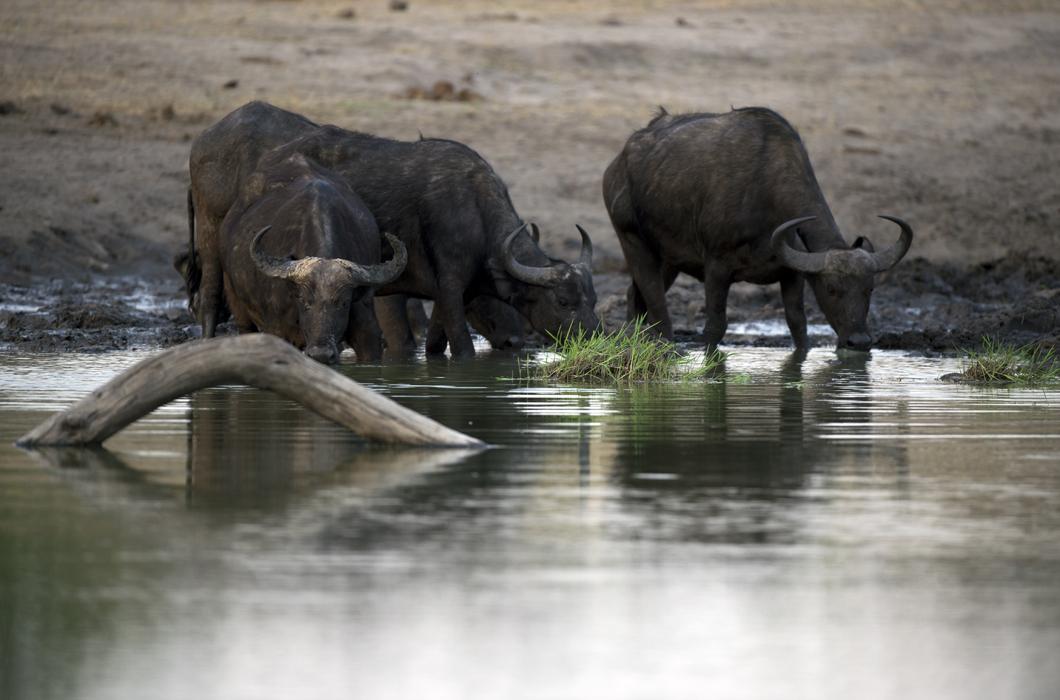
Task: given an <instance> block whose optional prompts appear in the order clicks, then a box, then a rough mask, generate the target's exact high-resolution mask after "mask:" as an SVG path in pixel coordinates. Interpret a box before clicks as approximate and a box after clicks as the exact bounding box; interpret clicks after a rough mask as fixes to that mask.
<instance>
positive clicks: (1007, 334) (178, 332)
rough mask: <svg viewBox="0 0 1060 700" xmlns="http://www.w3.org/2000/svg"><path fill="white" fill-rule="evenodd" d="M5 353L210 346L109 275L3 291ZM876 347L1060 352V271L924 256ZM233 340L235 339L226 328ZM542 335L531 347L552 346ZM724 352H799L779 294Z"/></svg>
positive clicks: (814, 333) (882, 306) (732, 322)
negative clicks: (996, 345)
mask: <svg viewBox="0 0 1060 700" xmlns="http://www.w3.org/2000/svg"><path fill="white" fill-rule="evenodd" d="M595 280H596V288H597V293H598V297H599V303H598V304H597V311H598V312H599V314H600V317H601V319H603V321H604V323H605V324H606V326H607V327H608V329H609V330H611V329H615V328H617V327H618V326H620V325H621V324H622V323H623V322H624V320H625V315H626V303H625V289H626V286H627V285H628V284H629V277H628V275H626V274H624V273H621V272H605V273H598V274H597V275H596V276H595ZM0 299H2V300H3V301H2V303H0V352H107V351H111V350H123V349H130V348H143V349H153V348H161V347H168V346H171V345H175V344H177V343H182V342H186V341H188V340H192V339H195V338H197V337H199V336H200V331H199V328H198V325H197V324H196V323H195V321H194V319H193V318H192V317H191V315H190V313H189V312H188V311H187V309H186V307H185V303H184V302H185V300H184V297H183V293H182V290H181V288H180V280H179V278H178V277H177V276H176V273H174V275H173V277H172V278H170V279H165V278H152V279H143V278H137V277H100V278H96V279H88V280H83V281H71V280H63V279H58V280H54V281H52V282H49V283H46V284H34V285H28V286H18V285H10V284H0ZM668 302H669V308H670V314H671V317H672V318H673V321H674V328H675V334H676V336H677V340H678V341H679V342H681V343H682V344H689V345H694V344H696V343H698V342H699V341H700V340H701V331H702V326H703V294H702V290H701V288H700V286H699V284H698V283H697V282H696V281H695V280H693V279H690V278H685V277H681V278H679V279H678V281H677V282H676V283H675V285H674V287H673V288H672V289H671V291H670V293H669V296H668ZM806 302H807V303H806V306H807V316H808V321H809V324H810V339H811V342H812V343H813V344H814V345H816V346H828V345H831V344H832V343H833V342H834V336H833V335H832V333H831V331H830V329H829V328H828V326H827V322H826V321H825V319H824V316H823V315H822V314H821V312H820V309H819V308H818V307H817V305H816V303H815V302H814V300H813V294H812V293H810V292H809V290H808V291H807V294H806ZM870 328H871V329H872V332H873V337H874V339H875V342H874V347H877V348H881V349H899V350H911V351H919V352H924V353H951V352H956V351H958V350H959V349H963V348H974V347H977V346H978V345H979V344H980V342H981V341H982V339H983V338H984V337H990V338H993V339H998V340H1002V341H1004V342H1007V343H1014V344H1019V345H1022V344H1025V343H1038V344H1042V345H1046V346H1050V347H1056V346H1057V345H1060V261H1056V260H1052V259H1050V258H1045V257H1040V256H1034V255H1028V254H1014V255H1010V256H1008V257H1005V258H1002V259H999V260H995V261H990V262H986V263H978V264H975V265H969V266H960V265H956V264H938V263H933V262H930V261H928V260H925V259H923V258H914V259H912V260H906V261H903V262H902V263H900V264H899V265H898V267H897V268H896V269H895V270H893V271H892V272H891V273H889V274H888V276H887V277H886V278H884V279H882V280H881V281H880V282H879V284H878V286H877V288H876V291H875V292H874V294H873V302H872V310H871V315H870ZM222 332H229V333H230V332H234V330H233V329H231V328H228V327H227V326H225V327H222ZM542 342H543V341H542V339H541V338H539V337H533V338H531V340H530V344H531V345H541V344H542ZM724 342H725V344H727V345H733V346H741V345H743V346H748V345H750V346H758V347H785V346H788V345H790V338H789V336H788V331H787V327H786V326H785V324H784V312H783V307H782V306H781V301H780V294H779V290H778V289H777V287H776V285H771V286H766V287H760V286H755V285H749V284H738V285H734V286H733V289H732V292H731V294H730V297H729V332H728V334H727V335H726V337H725V341H724Z"/></svg>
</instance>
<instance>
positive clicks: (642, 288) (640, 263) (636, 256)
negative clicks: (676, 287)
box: [616, 229, 674, 340]
mask: <svg viewBox="0 0 1060 700" xmlns="http://www.w3.org/2000/svg"><path fill="white" fill-rule="evenodd" d="M616 231H617V229H616ZM618 233H619V236H618V241H619V243H621V244H622V252H623V254H624V255H625V256H626V262H627V263H628V264H629V271H630V273H631V274H632V276H633V286H634V288H635V290H631V291H632V293H627V296H626V301H627V303H628V302H629V301H630V299H632V300H633V301H634V305H633V306H627V308H626V316H627V318H628V319H629V320H631V321H632V320H633V319H634V318H637V317H638V316H639V315H641V314H640V313H638V307H639V302H640V301H643V303H644V308H645V312H646V316H647V320H648V323H650V324H653V325H654V326H655V330H656V332H657V333H658V334H659V335H661V336H662V337H664V338H666V339H668V340H669V339H671V338H673V336H674V329H673V324H672V323H671V322H670V313H669V312H668V311H667V310H666V289H667V287H668V286H669V284H667V283H666V281H665V279H664V276H665V273H664V266H663V263H662V261H661V260H660V259H659V256H658V255H656V254H655V251H653V250H651V248H649V247H648V246H647V245H646V244H645V243H644V241H643V240H642V239H641V238H640V236H638V235H637V234H635V233H631V232H628V231H618ZM670 281H671V282H672V281H673V280H672V279H671V280H670ZM638 295H639V299H638Z"/></svg>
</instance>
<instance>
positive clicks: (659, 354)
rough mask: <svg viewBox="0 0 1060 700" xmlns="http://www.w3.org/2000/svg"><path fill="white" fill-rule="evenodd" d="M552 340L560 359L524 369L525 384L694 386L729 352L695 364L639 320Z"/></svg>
mask: <svg viewBox="0 0 1060 700" xmlns="http://www.w3.org/2000/svg"><path fill="white" fill-rule="evenodd" d="M553 340H554V341H555V347H554V348H552V352H554V353H555V354H557V355H559V359H556V360H553V361H551V362H545V363H542V364H526V365H523V368H524V370H525V375H524V377H525V378H526V379H537V380H547V381H558V382H588V383H601V384H628V383H632V382H658V381H673V380H685V381H693V380H701V379H705V378H707V377H708V376H709V375H711V374H712V373H713V371H714V370H715V369H716V368H717V367H718V366H719V365H721V364H722V362H724V361H725V353H723V352H721V351H719V350H715V351H714V352H713V353H711V354H709V355H706V356H705V357H704V358H703V362H702V363H695V362H694V361H692V360H690V359H689V358H688V357H687V356H685V355H682V354H681V353H680V352H678V350H677V348H676V347H674V345H673V344H672V343H669V342H667V341H665V340H662V339H660V338H659V337H658V336H657V335H655V334H654V333H653V332H652V331H651V326H649V325H645V324H644V322H643V321H642V320H640V319H638V320H636V321H634V322H633V323H631V324H627V325H626V326H623V327H622V328H620V329H618V330H617V331H615V332H614V333H604V332H602V331H595V332H593V333H586V332H585V330H584V329H579V330H578V331H577V332H571V333H568V334H567V335H565V336H563V337H559V338H554V339H553Z"/></svg>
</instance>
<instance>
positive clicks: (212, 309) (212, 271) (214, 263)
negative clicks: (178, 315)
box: [197, 217, 223, 338]
mask: <svg viewBox="0 0 1060 700" xmlns="http://www.w3.org/2000/svg"><path fill="white" fill-rule="evenodd" d="M198 223H199V226H198V227H197V229H198V232H199V235H198V243H199V245H200V251H199V258H200V262H201V263H202V282H201V283H200V286H199V322H200V323H201V324H202V336H203V337H204V338H212V337H214V335H215V334H216V333H217V317H218V315H219V314H220V311H221V304H222V303H223V287H222V285H223V275H222V272H221V251H220V250H219V249H218V245H219V244H218V241H217V237H218V236H219V235H220V231H219V228H220V226H219V225H217V224H215V223H214V222H212V221H208V220H206V219H205V217H203V218H202V219H200V220H199V221H198Z"/></svg>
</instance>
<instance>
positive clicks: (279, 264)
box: [250, 226, 298, 280]
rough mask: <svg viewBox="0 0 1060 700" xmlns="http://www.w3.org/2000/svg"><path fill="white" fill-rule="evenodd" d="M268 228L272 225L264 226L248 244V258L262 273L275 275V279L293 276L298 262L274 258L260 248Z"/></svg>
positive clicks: (270, 275)
mask: <svg viewBox="0 0 1060 700" xmlns="http://www.w3.org/2000/svg"><path fill="white" fill-rule="evenodd" d="M270 228H272V226H266V227H265V228H263V229H261V230H260V231H258V232H257V234H256V235H255V236H254V240H253V241H252V242H251V244H250V258H251V259H252V260H253V261H254V265H256V266H257V268H258V270H259V271H260V272H261V273H262V274H264V275H268V276H269V277H276V278H277V279H283V280H286V279H290V278H291V277H293V276H294V273H295V270H296V269H297V268H298V263H296V262H295V261H294V260H283V259H282V258H275V257H273V256H271V255H269V254H268V253H266V252H265V251H263V250H262V249H261V239H262V237H263V236H264V235H265V232H266V231H268V230H269V229H270Z"/></svg>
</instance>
